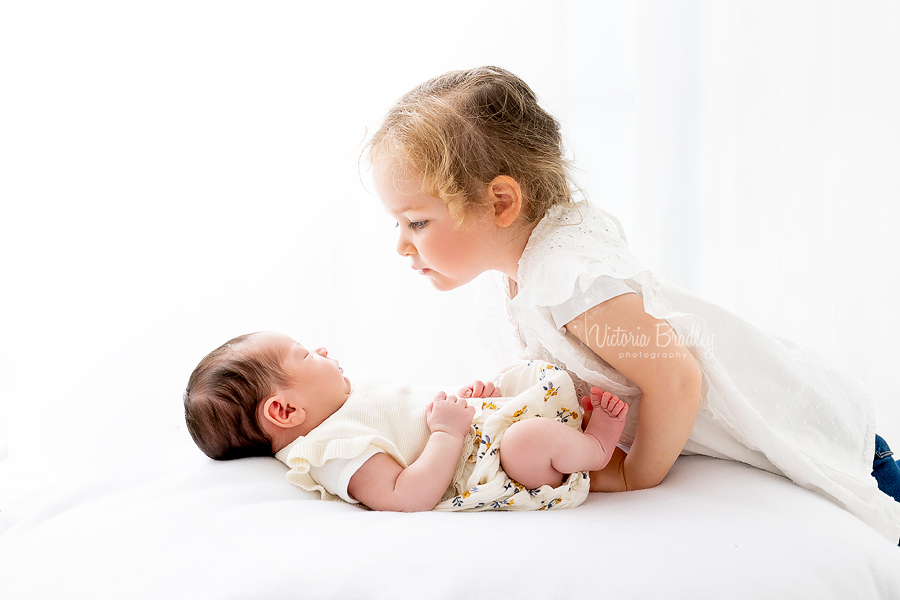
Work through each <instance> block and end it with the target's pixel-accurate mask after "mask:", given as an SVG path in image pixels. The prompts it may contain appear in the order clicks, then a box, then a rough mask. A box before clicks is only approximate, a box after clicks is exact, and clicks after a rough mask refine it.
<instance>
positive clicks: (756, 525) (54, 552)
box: [0, 456, 900, 600]
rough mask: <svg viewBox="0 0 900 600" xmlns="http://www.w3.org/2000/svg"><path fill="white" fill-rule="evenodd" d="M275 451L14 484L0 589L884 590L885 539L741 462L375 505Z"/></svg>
mask: <svg viewBox="0 0 900 600" xmlns="http://www.w3.org/2000/svg"><path fill="white" fill-rule="evenodd" d="M284 471H285V468H284V466H283V465H281V464H280V463H278V462H277V461H276V460H275V459H247V460H242V461H235V462H229V463H217V462H214V461H209V460H206V459H205V458H204V459H197V458H196V457H193V456H191V457H186V460H185V461H184V463H183V464H182V466H181V467H179V468H177V469H175V470H170V471H169V472H168V473H165V474H160V475H157V476H153V477H150V478H149V479H147V480H145V481H142V482H138V481H135V480H126V479H120V480H115V479H112V478H106V479H101V480H96V481H93V482H86V483H84V484H83V485H81V486H79V487H77V488H74V487H73V488H71V489H59V490H56V491H54V492H51V493H47V492H44V493H41V494H39V495H35V494H29V495H20V496H19V497H18V498H16V499H15V500H13V501H12V502H11V503H10V504H9V505H8V506H4V507H3V508H2V512H0V598H4V599H10V600H12V599H15V600H25V599H29V598H42V599H43V598H92V599H97V600H99V599H104V598H110V599H113V598H114V599H117V600H120V599H123V598H153V599H159V598H167V599H179V598H184V599H191V600H199V599H203V598H217V599H218V598H235V599H237V598H260V599H267V600H277V599H280V598H340V599H345V598H366V599H370V598H415V599H422V598H448V599H457V598H500V597H506V596H508V595H511V594H515V595H517V597H519V598H539V597H544V598H576V599H577V598H601V597H622V598H692V599H697V598H726V597H727V598H748V599H749V598H753V599H757V598H816V599H831V598H834V599H841V600H845V599H848V598H865V599H874V598H885V599H889V598H900V548H897V547H894V546H893V545H892V544H891V543H890V542H889V541H888V540H886V539H884V538H882V537H880V536H879V535H878V534H877V533H876V532H875V531H873V530H872V529H870V528H869V527H868V526H866V525H865V524H864V523H862V522H861V521H859V520H857V519H856V518H855V517H853V516H852V515H850V514H849V513H847V512H845V511H844V510H842V509H841V508H839V507H837V506H835V505H834V504H832V503H831V502H829V501H827V500H825V499H824V498H821V497H819V496H818V495H816V494H814V493H812V492H809V491H807V490H804V489H801V488H799V487H797V486H795V485H793V484H792V483H790V482H789V481H787V480H785V479H783V478H780V477H777V476H774V475H771V474H768V473H765V472H762V471H757V470H755V469H752V468H750V467H747V466H744V465H741V464H738V463H731V462H726V461H720V460H716V459H711V458H707V457H700V456H694V457H682V458H680V459H679V460H678V461H677V463H676V465H675V467H674V468H673V470H672V472H671V473H670V475H669V477H668V478H667V479H666V481H665V482H664V483H663V484H662V485H661V486H659V487H658V488H655V489H652V490H644V491H639V492H629V493H622V494H612V495H605V494H592V495H591V496H590V498H589V499H588V501H587V502H586V503H585V504H584V505H582V506H581V507H578V508H575V509H568V510H560V511H550V512H539V513H500V512H488V513H477V514H460V513H451V514H442V513H418V514H396V513H377V512H370V511H366V510H364V509H361V508H358V507H354V506H350V505H346V504H338V503H330V502H324V501H319V500H317V499H315V496H313V495H311V494H308V493H306V492H303V491H302V490H300V489H298V488H295V487H293V486H291V485H290V484H288V483H287V482H286V481H285V480H284V477H283V474H284Z"/></svg>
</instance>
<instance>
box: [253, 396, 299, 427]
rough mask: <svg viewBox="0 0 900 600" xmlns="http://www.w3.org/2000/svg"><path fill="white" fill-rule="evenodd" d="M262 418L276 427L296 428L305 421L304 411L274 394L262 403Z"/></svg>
mask: <svg viewBox="0 0 900 600" xmlns="http://www.w3.org/2000/svg"><path fill="white" fill-rule="evenodd" d="M262 413H263V418H265V419H266V420H268V421H269V422H270V423H272V424H273V425H275V426H276V427H284V428H290V427H296V426H297V425H300V424H302V423H303V421H305V420H306V411H305V410H303V407H301V406H297V405H295V404H294V403H293V402H291V401H289V400H287V399H286V398H284V397H283V396H282V395H280V394H275V395H274V396H271V397H270V398H268V399H267V400H266V401H265V402H263V411H262Z"/></svg>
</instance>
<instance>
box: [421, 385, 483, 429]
mask: <svg viewBox="0 0 900 600" xmlns="http://www.w3.org/2000/svg"><path fill="white" fill-rule="evenodd" d="M474 416H475V407H474V406H469V404H468V403H467V402H466V401H465V400H461V399H460V398H457V397H456V396H447V394H445V393H444V392H439V393H438V394H437V396H435V397H434V402H432V403H431V404H429V405H428V406H426V407H425V422H426V423H428V429H430V430H431V432H432V433H434V432H436V431H443V432H444V433H449V434H450V435H452V436H457V437H461V438H465V437H466V435H468V433H469V428H470V427H471V426H472V417H474Z"/></svg>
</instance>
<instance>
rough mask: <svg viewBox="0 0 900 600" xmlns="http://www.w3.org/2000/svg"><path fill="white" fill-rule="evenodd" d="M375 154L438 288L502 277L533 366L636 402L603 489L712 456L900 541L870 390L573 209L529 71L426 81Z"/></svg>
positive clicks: (424, 269) (405, 250) (379, 178)
mask: <svg viewBox="0 0 900 600" xmlns="http://www.w3.org/2000/svg"><path fill="white" fill-rule="evenodd" d="M367 157H368V159H369V161H370V163H371V165H372V167H373V179H374V183H375V187H376V190H377V192H378V195H379V196H380V198H381V201H382V204H383V205H384V207H385V209H386V210H387V212H388V213H390V214H391V215H392V216H393V217H394V218H395V219H396V221H397V223H398V225H399V227H400V229H399V231H400V233H399V239H398V244H397V251H398V253H400V254H401V255H402V256H405V257H408V258H409V259H410V262H411V265H412V267H413V268H414V269H416V270H418V272H419V273H421V274H422V275H424V276H425V277H427V278H428V279H429V280H430V281H431V283H432V284H433V285H434V287H436V288H437V289H439V290H449V289H453V288H455V287H458V286H460V285H463V284H465V283H467V282H469V281H470V280H472V279H473V278H474V277H476V276H477V275H479V274H480V273H482V272H484V271H487V270H494V271H497V272H499V273H500V274H501V275H502V288H503V293H504V294H505V295H506V301H507V310H508V313H509V316H510V318H511V320H512V321H513V322H514V323H515V324H516V325H517V334H518V337H519V341H520V342H521V348H522V352H523V356H524V358H527V359H536V360H541V361H548V362H555V363H557V364H559V365H561V366H562V367H563V368H565V369H567V370H568V371H569V372H570V374H571V375H572V377H573V380H574V381H575V383H576V387H577V389H578V391H579V394H580V395H584V396H587V395H588V394H590V396H591V398H593V399H594V400H595V401H596V399H597V396H598V394H601V393H602V392H600V391H599V390H598V389H596V388H592V387H591V386H599V387H602V388H603V389H605V390H609V391H610V392H613V393H615V394H617V395H618V396H619V397H621V398H622V399H623V400H624V401H625V402H627V403H629V405H630V406H631V410H630V411H629V412H628V417H627V420H626V425H625V430H624V434H623V437H622V444H623V445H624V446H626V447H627V448H629V450H628V452H627V453H626V452H625V451H623V450H622V449H616V450H615V452H614V453H613V456H612V458H611V460H610V462H609V464H608V465H607V466H606V467H605V468H604V469H602V470H599V471H595V472H592V473H591V489H592V490H596V491H621V490H632V489H641V488H647V487H652V486H655V485H657V484H659V483H660V482H661V481H662V480H663V478H664V477H665V475H666V474H667V473H668V471H669V469H670V468H671V467H672V464H673V463H674V461H675V459H676V458H677V457H678V456H679V454H682V453H685V454H689V453H699V454H704V455H708V456H714V457H720V458H727V459H732V460H738V461H742V462H744V463H747V464H750V465H753V466H756V467H758V468H761V469H765V470H767V471H770V472H773V473H777V474H783V475H785V476H787V477H789V478H791V479H792V480H793V481H794V482H796V483H797V484H799V485H801V486H803V487H806V488H809V489H813V490H816V491H818V492H820V493H822V494H824V495H825V496H827V497H829V498H831V499H832V500H834V501H835V502H837V503H839V504H840V505H842V506H844V507H846V508H847V509H848V510H850V511H851V512H853V513H854V514H856V515H857V516H859V517H860V518H861V519H863V520H865V521H866V522H867V523H869V524H870V525H871V526H872V527H874V528H876V529H877V530H879V531H880V532H881V533H883V534H884V535H885V536H887V537H889V538H890V539H892V540H894V541H896V540H897V539H898V538H900V504H898V503H897V502H895V501H894V499H893V498H891V497H890V496H888V495H886V494H885V493H882V492H881V491H879V483H881V484H882V486H883V487H884V488H885V489H888V487H889V484H888V483H887V481H886V480H888V479H891V478H897V477H898V476H900V470H898V468H897V465H896V463H895V462H894V461H893V460H892V459H891V460H887V461H885V460H884V458H885V452H889V450H887V449H886V445H883V440H881V439H880V438H879V439H878V444H879V446H878V451H879V456H880V457H881V461H880V462H879V463H878V470H877V471H876V475H877V476H878V477H879V478H880V481H879V482H876V480H875V479H873V477H872V476H871V475H872V470H873V456H875V453H876V436H875V429H874V424H875V420H874V413H873V408H872V402H871V399H870V397H869V394H868V392H867V391H866V390H865V388H864V387H863V386H862V385H861V384H860V383H858V382H857V381H856V380H854V379H853V378H851V377H849V376H846V375H844V374H842V373H840V372H839V371H837V370H835V369H833V368H831V367H829V366H826V365H825V364H824V363H823V362H822V361H821V360H820V359H818V358H817V357H816V356H814V355H813V354H812V353H810V352H808V351H806V350H804V349H802V348H800V347H798V346H796V345H795V344H793V343H791V342H789V341H787V340H784V339H781V338H778V337H775V336H772V335H769V334H768V333H765V332H763V331H762V330H760V329H758V328H756V327H754V326H752V325H750V324H749V323H747V322H745V321H743V320H742V319H740V318H739V317H737V316H735V315H733V314H731V313H729V312H728V311H726V310H724V309H722V308H720V307H718V306H716V305H714V304H711V303H709V302H706V301H704V300H702V299H700V298H697V297H696V296H694V295H692V294H690V293H689V292H687V291H685V290H683V289H682V288H680V287H678V286H676V285H674V284H672V283H670V282H668V281H666V280H665V279H663V278H662V277H659V276H658V275H656V274H654V273H651V272H650V271H648V270H646V269H644V268H643V267H642V266H641V264H640V263H639V262H638V261H637V259H636V258H635V257H634V256H633V255H632V253H631V251H630V249H629V247H628V244H627V241H626V238H625V234H624V232H623V231H622V228H621V226H620V224H619V222H618V221H617V220H616V219H615V218H614V217H612V216H611V215H609V214H608V213H606V212H604V211H603V210H600V209H599V208H597V207H595V206H592V205H590V204H589V203H586V202H575V201H574V200H573V197H572V193H571V190H572V189H573V186H572V185H570V179H569V175H568V172H567V164H566V160H565V159H564V157H563V148H562V139H561V135H560V127H559V124H558V123H557V121H556V120H555V119H554V118H553V117H552V116H551V115H550V114H548V113H547V112H546V111H545V110H544V109H543V108H541V107H540V106H539V104H538V102H537V99H536V97H535V95H534V93H533V92H532V90H531V89H530V88H529V87H528V86H527V85H526V84H525V83H524V82H523V81H522V80H520V79H519V78H518V77H516V76H515V75H513V74H512V73H509V72H508V71H505V70H503V69H499V68H496V67H484V68H477V69H472V70H468V71H454V72H451V73H447V74H445V75H441V76H439V77H436V78H434V79H432V80H430V81H428V82H425V83H424V84H422V85H420V86H418V87H417V88H415V89H414V90H412V91H410V92H409V93H408V94H406V95H405V96H403V97H402V98H401V99H400V100H399V101H398V102H397V103H396V104H395V105H394V106H393V107H392V108H391V109H390V111H389V112H388V115H387V117H386V118H385V120H384V123H383V124H382V126H381V127H380V128H379V129H378V131H377V132H376V133H375V134H374V136H373V137H372V139H371V140H370V142H369V144H368V146H367ZM587 408H588V407H587V406H586V409H587ZM638 415H640V418H638Z"/></svg>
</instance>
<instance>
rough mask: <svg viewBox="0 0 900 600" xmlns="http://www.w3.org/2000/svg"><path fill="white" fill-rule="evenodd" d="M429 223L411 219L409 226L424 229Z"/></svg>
mask: <svg viewBox="0 0 900 600" xmlns="http://www.w3.org/2000/svg"><path fill="white" fill-rule="evenodd" d="M427 224H428V221H410V223H409V228H410V229H422V228H423V227H425V225H427Z"/></svg>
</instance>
